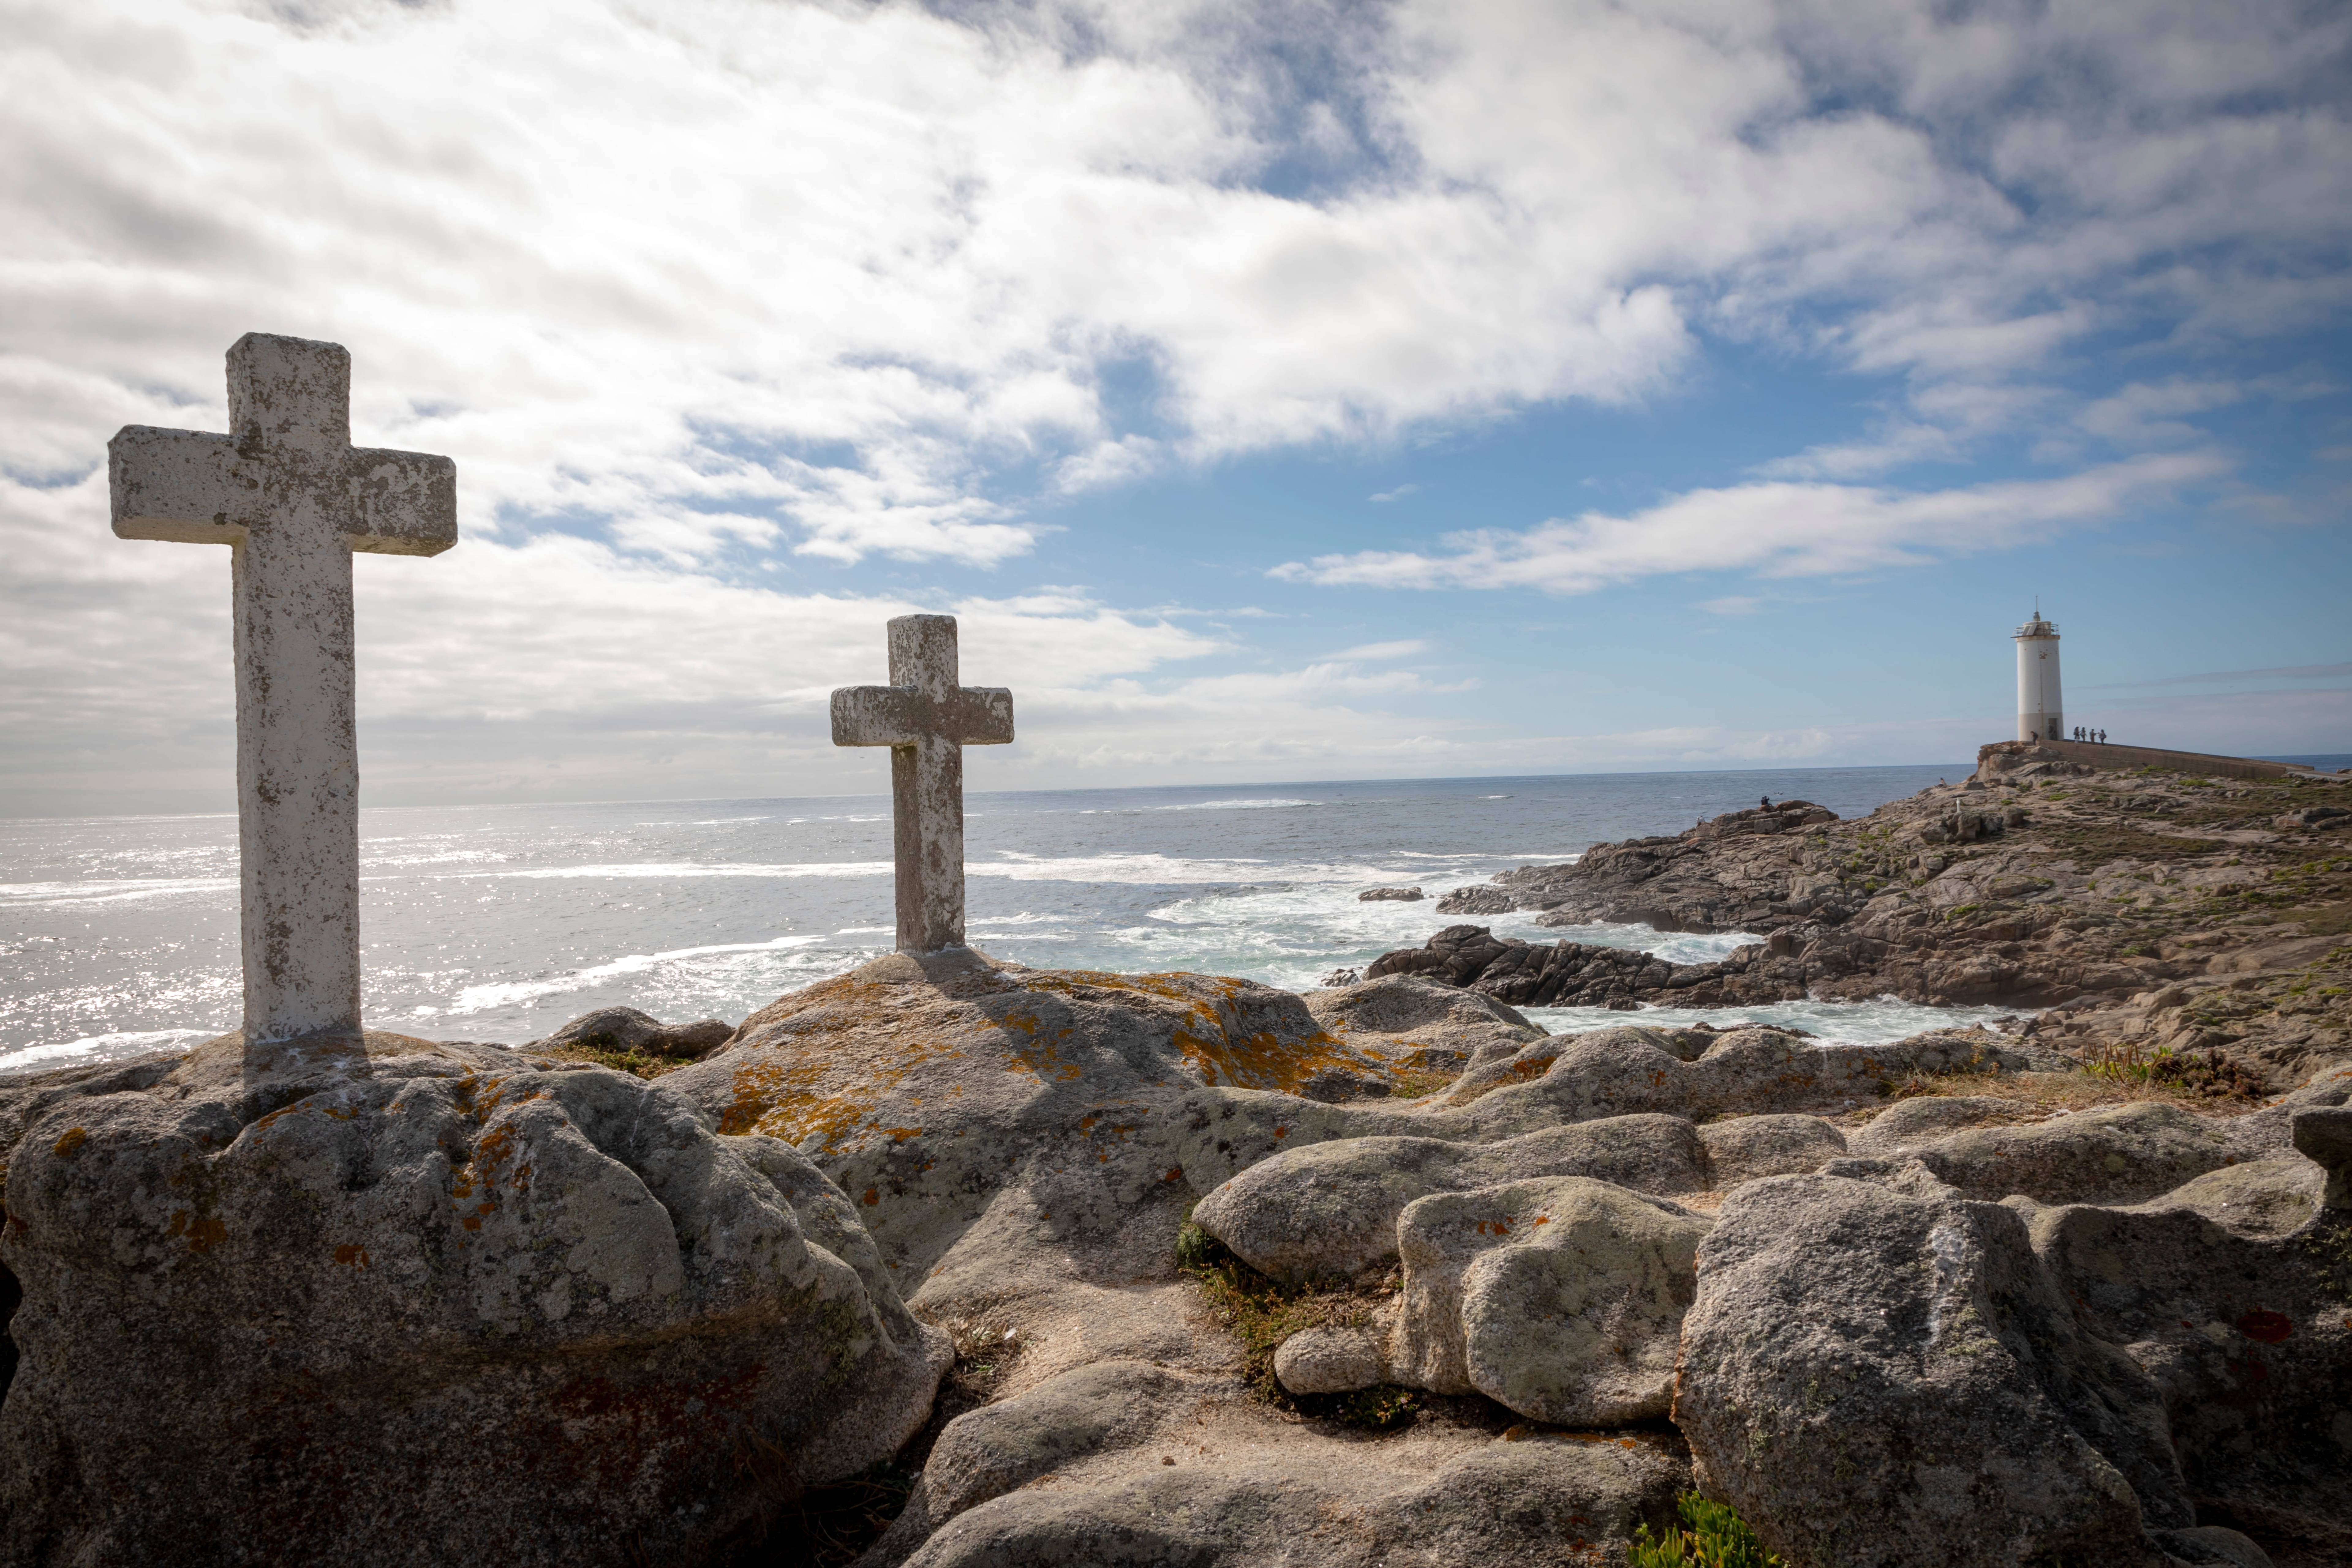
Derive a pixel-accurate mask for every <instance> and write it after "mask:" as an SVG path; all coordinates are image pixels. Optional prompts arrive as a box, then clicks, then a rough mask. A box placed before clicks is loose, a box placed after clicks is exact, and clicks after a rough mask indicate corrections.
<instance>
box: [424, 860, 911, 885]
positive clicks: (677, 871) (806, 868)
mask: <svg viewBox="0 0 2352 1568" xmlns="http://www.w3.org/2000/svg"><path fill="white" fill-rule="evenodd" d="M890 870H891V863H890V862H889V861H887V860H810V861H804V862H803V863H801V864H799V865H769V864H762V863H759V862H751V861H715V862H714V861H698V860H613V861H603V862H599V863H597V864H594V865H588V866H525V867H520V868H516V869H514V870H511V871H456V872H450V873H448V874H447V875H446V877H445V878H443V879H444V880H450V881H466V880H470V879H476V878H491V877H498V878H505V877H520V878H523V879H528V880H532V881H548V880H562V879H567V878H581V877H628V878H635V879H646V878H671V879H688V878H694V877H879V876H887V875H888V874H889V873H890Z"/></svg>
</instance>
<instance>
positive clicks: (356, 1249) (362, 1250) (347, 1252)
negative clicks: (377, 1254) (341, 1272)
mask: <svg viewBox="0 0 2352 1568" xmlns="http://www.w3.org/2000/svg"><path fill="white" fill-rule="evenodd" d="M335 1261H336V1262H338V1263H340V1264H341V1265H343V1266H344V1267H345V1268H366V1267H367V1266H368V1251H367V1248H366V1247H362V1246H360V1245H359V1244H358V1243H356V1242H351V1241H347V1242H344V1243H343V1244H342V1245H341V1246H340V1247H336V1248H335Z"/></svg>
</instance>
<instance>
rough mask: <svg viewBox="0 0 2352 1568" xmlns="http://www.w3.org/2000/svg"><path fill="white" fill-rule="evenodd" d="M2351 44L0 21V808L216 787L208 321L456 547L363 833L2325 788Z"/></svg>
mask: <svg viewBox="0 0 2352 1568" xmlns="http://www.w3.org/2000/svg"><path fill="white" fill-rule="evenodd" d="M2347 242H2352V8H2347V7H2345V6H2344V5H2340V4H2332V3H2318V4H2284V3H2264V0H2246V3H2242V4H2237V5H2229V6H2217V5H2210V4H2204V3H2200V0H2089V3H2084V0H2042V3H2033V4H2025V3H2020V4H2006V3H2000V0H1994V3H1987V4H1976V5H1971V4H1966V3H1953V0H1937V3H1933V4H1906V3H1900V0H1884V3H1877V4H1868V3H1865V4H1855V3H1853V0H1839V3H1837V4H1829V3H1826V0H1822V3H1811V0H1788V3H1784V4H1766V3H1761V0H1658V3H1651V4H1638V5H1610V4H1591V3H1585V0H1528V3H1517V0H1433V3H1430V4H1420V3H1414V0H1399V3H1393V4H1377V3H1370V0H1358V3H1351V4H1339V5H1327V4H1318V3H1314V0H1297V3H1288V0H1258V3H1256V4H1251V5H1226V4H1214V3H1209V0H1149V3H1143V4H1133V5H1129V4H1118V3H1111V0H1069V3H1058V4H1057V3H1055V0H1028V3H1008V4H987V3H978V0H973V3H963V0H943V3H940V4H937V5H930V6H922V5H905V4H887V3H886V4H877V5H865V4H831V3H808V0H661V3H659V4H656V3H653V0H640V3H618V0H499V3H498V4H489V3H487V0H421V3H417V4H399V3H394V0H278V3H275V4H272V3H268V0H247V3H241V4H240V3H224V0H71V3H70V4H67V3H60V0H0V548H4V549H5V555H0V668H5V672H6V679H5V683H0V815H44V814H59V813H68V814H72V813H84V812H146V811H166V812H168V811H193V810H220V809H226V808H227V807H228V806H229V805H230V804H231V802H232V801H233V782H234V780H233V724H234V713H233V690H232V687H231V670H230V666H229V660H228V594H227V587H228V562H227V552H226V551H225V550H222V549H220V548H218V547H215V546H197V545H189V544H178V543H165V542H134V541H125V540H119V539H116V538H115V537H113V535H112V534H111V533H110V531H109V526H108V521H109V519H108V502H107V490H106V470H105V443H106V441H107V438H108V437H110V436H111V435H112V434H113V432H114V431H115V430H116V429H117V428H118V427H120V426H123V425H126V424H145V425H160V426H174V427H181V428H189V429H210V430H218V429H222V428H225V426H226V399H225V390H224V382H223V370H222V358H221V356H222V354H223V353H224V352H225V351H226V349H227V347H228V345H229V344H230V343H231V342H234V341H235V340H236V338H237V337H238V335H240V334H241V333H243V332H245V331H273V332H283V333H291V334H295V335H298V336H305V337H314V338H323V339H330V340H332V341H334V342H341V343H343V344H346V345H348V346H349V348H350V349H351V351H352V363H353V384H352V406H353V426H354V438H355V439H356V440H358V441H359V442H361V443H362V444H365V445H372V446H384V447H404V448H407V449H411V450H417V451H425V452H435V453H442V454H446V455H448V456H450V457H452V458H455V459H456V461H457V472H458V489H459V513H460V525H461V533H462V541H461V542H460V543H459V544H458V545H457V547H456V548H455V549H452V550H450V551H449V552H446V553H445V554H442V555H440V556H437V557H433V558H430V559H420V558H413V557H401V556H368V555H362V556H361V557H359V558H358V559H357V561H356V563H355V568H354V569H355V574H356V579H357V594H358V611H359V658H360V699H359V700H360V724H361V738H362V774H363V778H364V781H365V784H364V790H365V793H364V795H363V798H364V799H365V800H367V801H369V802H372V803H373V804H378V805H416V804H429V803H436V802H446V803H460V802H495V801H530V800H580V799H646V798H696V797H741V796H776V795H806V794H824V793H835V792H844V791H864V790H869V789H871V790H879V789H881V788H883V787H884V780H885V778H886V777H887V767H885V766H884V765H883V763H882V762H881V759H880V758H879V756H878V755H877V753H874V752H863V751H842V750H836V749H835V748H834V747H833V746H832V745H831V744H830V737H829V733H828V731H827V726H826V718H825V700H826V694H827V692H828V691H829V690H830V689H832V688H833V687H835V686H838V685H843V684H850V683H864V682H870V681H879V680H881V679H884V676H885V653H884V641H883V631H882V624H883V622H884V621H886V620H887V618H888V617H890V616H894V615H901V614H905V613H908V612H909V611H914V610H926V611H938V612H946V613H950V614H953V615H955V616H958V617H959V619H960V623H961V636H962V657H963V675H964V679H966V681H968V682H971V683H973V684H984V685H1002V686H1008V687H1011V688H1012V689H1013V692H1014V701H1015V707H1016V723H1017V727H1018V731H1019V739H1018V740H1017V741H1016V742H1015V743H1014V744H1013V745H1011V746H1007V747H992V748H987V749H984V750H975V751H973V752H971V753H969V754H968V758H967V766H968V771H969V772H968V776H969V783H970V784H971V786H972V787H974V788H980V789H989V788H1008V789H1018V788H1036V787H1057V788H1060V787H1078V786H1085V785H1089V784H1100V785H1125V784H1184V783H1219V782H1245V781H1278V780H1286V779H1332V778H1352V777H1382V776H1401V777H1429V776H1444V775H1465V774H1528V773H1585V772H1612V771H1625V770H1650V769H1681V768H1745V767H1769V766H1775V765H1807V766H1817V765H1838V764H1856V765H1859V764H1870V763H1934V762H1946V761H1952V762H1965V761H1966V760H1967V759H1969V758H1970V757H1972V756H1973V754H1974V751H1975V748H1976V747H1977V746H1978V745H1979V744H1980V743H1982V742H1987V741H1992V740H1999V739H2005V738H2007V737H2008V736H2009V735H2010V734H2011V733H2012V732H2013V728H2014V719H2013V710H2014V691H2015V682H2014V663H2013V653H2012V647H2011V643H2010V641H2009V634H2010V633H2011V630H2012V629H2013V628H2014V627H2015V626H2016V625H2017V624H2018V623H2019V622H2021V621H2022V620H2023V619H2025V618H2026V617H2027V616H2028V615H2029V614H2030V613H2031V611H2032V606H2033V605H2034V603H2035V600H2036V596H2037V595H2038V596H2039V602H2040V605H2041V606H2042V610H2043V611H2044V612H2045V613H2046V614H2048V615H2049V616H2051V618H2052V619H2053V620H2055V621H2056V622H2057V623H2058V624H2059V626H2060V627H2061V628H2062V631H2063V637H2064V641H2063V659H2064V668H2065V674H2066V695H2067V708H2068V718H2069V721H2073V722H2085V723H2096V724H2099V725H2102V726H2104V727H2105V728H2106V729H2108V730H2109V731H2111V733H2112V734H2113V736H2114V738H2115V739H2116V740H2118V741H2132V742H2142V743H2148V744H2161V745H2172V746H2188V747H2193V748H2195V749H2200V750H2210V751H2223V752H2251V753H2255V754H2291V753H2296V752H2347V751H2352V615H2347V613H2346V601H2347V588H2352V535H2347V510H2348V509H2352V353H2347V349H2352V244H2347Z"/></svg>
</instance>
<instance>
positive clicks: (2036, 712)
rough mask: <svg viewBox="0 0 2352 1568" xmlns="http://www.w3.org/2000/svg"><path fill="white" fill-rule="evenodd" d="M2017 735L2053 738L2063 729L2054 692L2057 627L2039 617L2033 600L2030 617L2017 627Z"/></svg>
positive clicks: (2027, 738) (2038, 603)
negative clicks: (2031, 615) (2030, 618)
mask: <svg viewBox="0 0 2352 1568" xmlns="http://www.w3.org/2000/svg"><path fill="white" fill-rule="evenodd" d="M2013 635H2014V636H2015V637H2016V638H2017V738H2018V739H2019V740H2021V741H2055V740H2059V739H2061V738H2063V736H2064V734H2065V731H2063V730H2062V729H2061V728H2060V727H2059V726H2060V725H2061V724H2063V722H2064V721H2065V713H2064V709H2065V704H2064V702H2063V701H2062V700H2060V697H2059V693H2058V628H2057V627H2056V626H2053V624H2051V623H2050V622H2048V621H2045V620H2043V619H2042V603H2041V601H2040V600H2038V599H2037V600H2035V601H2034V605H2033V618H2032V620H2030V621H2028V622H2026V623H2025V624H2024V625H2023V626H2020V627H2018V628H2017V630H2016V632H2015V633H2014V634H2013Z"/></svg>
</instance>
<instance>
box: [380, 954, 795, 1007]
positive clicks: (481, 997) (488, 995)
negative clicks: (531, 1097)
mask: <svg viewBox="0 0 2352 1568" xmlns="http://www.w3.org/2000/svg"><path fill="white" fill-rule="evenodd" d="M828 940H830V939H828V938H826V937H822V936H780V937H777V938H774V939H773V940H772V941H769V942H712V943H709V944H707V945H704V946H700V947H677V948H672V949H670V950H669V951H668V952H633V953H629V954H627V955H626V956H625V957H621V958H616V959H614V960H613V961H612V962H611V963H598V964H592V965H590V966H589V967H587V968H585V969H575V970H572V972H571V973H567V974H559V975H553V976H551V977H549V978H547V979H544V980H505V981H494V982H491V983H489V984H482V985H468V986H467V987H465V988H464V989H463V990H461V991H459V992H458V993H457V999H456V1000H455V1001H453V1002H451V1003H450V1004H449V1009H448V1010H449V1011H450V1012H451V1013H453V1014H463V1013H483V1012H488V1011H489V1010H490V1009H492V1008H495V1007H510V1006H513V1005H516V1004H518V1003H521V1002H530V1001H535V1000H537V999H538V998H540V997H542V996H560V995H562V994H564V993H566V992H571V991H586V990H590V989H592V988H593V987H595V986H597V985H601V984H604V982H606V981H608V980H617V979H619V978H621V977H622V976H624V975H629V974H644V973H648V972H649V971H652V970H656V969H658V968H660V967H661V966H662V965H664V964H681V963H686V962H687V961H688V960H691V959H698V958H713V957H718V956H719V955H722V954H729V953H770V954H789V953H791V952H793V951H795V950H799V949H806V948H813V947H818V946H821V945H823V944H824V942H827V941H828ZM419 1016H430V1015H425V1014H423V1013H422V1010H420V1013H419Z"/></svg>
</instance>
